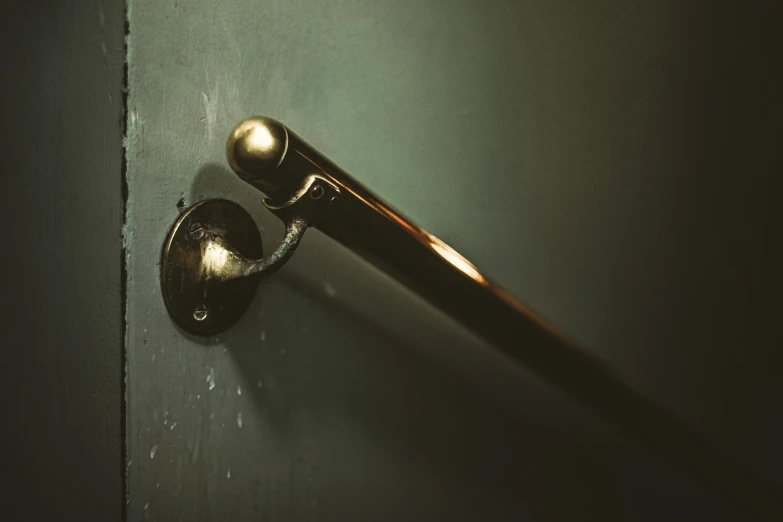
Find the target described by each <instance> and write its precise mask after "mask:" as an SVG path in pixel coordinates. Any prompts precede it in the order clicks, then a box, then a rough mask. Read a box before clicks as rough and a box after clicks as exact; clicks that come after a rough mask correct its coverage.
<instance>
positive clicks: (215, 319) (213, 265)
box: [160, 199, 263, 335]
mask: <svg viewBox="0 0 783 522" xmlns="http://www.w3.org/2000/svg"><path fill="white" fill-rule="evenodd" d="M216 245H217V246H219V245H231V246H232V247H233V248H234V249H236V251H238V252H241V253H242V254H243V255H245V256H248V257H251V258H261V257H262V255H263V248H262V243H261V234H260V233H259V232H258V228H257V227H256V224H255V221H253V218H252V217H251V216H250V214H248V213H247V211H246V210H245V209H243V208H242V207H241V206H240V205H238V204H236V203H234V202H232V201H228V200H225V199H210V200H206V201H202V202H200V203H197V204H195V205H193V206H192V207H189V208H188V209H186V210H185V211H184V212H183V213H182V214H181V215H180V217H179V219H178V220H177V222H176V223H175V224H174V226H173V227H172V228H171V231H170V232H169V235H168V238H167V239H166V243H165V244H164V245H163V252H162V258H161V271H160V275H161V290H162V294H163V300H164V301H165V303H166V308H168V311H169V314H170V315H171V317H172V318H173V319H174V321H175V322H176V324H177V325H178V326H179V327H180V328H182V329H183V330H185V331H186V332H188V333H191V334H195V335H216V334H218V333H221V332H223V331H225V330H226V329H228V328H229V327H230V326H231V325H233V324H234V323H236V322H237V321H238V320H239V318H240V317H242V315H243V314H244V313H245V311H247V309H248V307H249V306H250V303H252V301H253V298H254V297H255V294H256V290H257V287H258V283H259V281H260V275H259V274H254V275H250V276H248V277H242V278H239V279H229V280H220V278H217V277H214V276H213V274H214V273H215V271H216V270H220V268H221V266H222V265H221V264H223V265H225V264H227V263H230V262H231V259H228V258H227V256H230V255H231V254H230V252H229V251H227V250H224V249H222V248H215V246H216Z"/></svg>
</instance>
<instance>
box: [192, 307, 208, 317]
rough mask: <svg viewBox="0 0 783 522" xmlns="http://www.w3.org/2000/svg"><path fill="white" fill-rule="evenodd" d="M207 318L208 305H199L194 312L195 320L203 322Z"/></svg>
mask: <svg viewBox="0 0 783 522" xmlns="http://www.w3.org/2000/svg"><path fill="white" fill-rule="evenodd" d="M206 318H207V305H203V304H202V305H198V306H197V307H196V309H195V310H193V319H195V320H196V321H203V320H204V319H206Z"/></svg>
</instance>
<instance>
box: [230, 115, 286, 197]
mask: <svg viewBox="0 0 783 522" xmlns="http://www.w3.org/2000/svg"><path fill="white" fill-rule="evenodd" d="M287 149H288V129H286V127H285V125H283V124H282V123H280V122H279V121H277V120H273V119H272V118H266V117H262V116H259V117H254V118H248V119H246V120H242V121H241V122H240V123H239V124H238V125H237V126H236V127H234V129H233V130H232V131H231V134H230V135H229V137H228V142H227V143H226V158H227V159H228V163H229V165H231V168H232V169H233V170H234V172H236V173H237V175H239V177H241V178H242V179H244V180H245V181H247V182H249V183H252V184H254V185H258V186H259V188H261V189H262V190H264V192H268V190H267V189H273V188H274V187H273V181H274V180H273V174H274V172H275V170H276V169H277V167H278V166H280V164H281V163H282V162H283V158H285V153H286V151H287Z"/></svg>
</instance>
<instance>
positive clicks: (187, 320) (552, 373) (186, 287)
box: [161, 118, 783, 519]
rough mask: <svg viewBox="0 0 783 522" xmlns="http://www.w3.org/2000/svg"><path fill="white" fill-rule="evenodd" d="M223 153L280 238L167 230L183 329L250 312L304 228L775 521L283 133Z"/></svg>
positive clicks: (660, 415)
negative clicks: (267, 243)
mask: <svg viewBox="0 0 783 522" xmlns="http://www.w3.org/2000/svg"><path fill="white" fill-rule="evenodd" d="M226 154H227V158H228V162H229V164H230V165H231V168H232V169H233V170H234V171H235V172H236V173H237V174H238V175H239V177H240V178H242V179H243V180H245V181H246V182H247V183H249V184H250V185H252V186H254V187H255V188H257V189H259V190H260V191H262V192H264V193H265V194H266V195H267V199H266V200H265V202H264V204H265V205H266V207H267V208H268V209H269V210H270V211H272V212H273V213H275V214H276V215H278V216H279V217H280V218H281V219H282V220H283V221H284V223H285V224H286V235H285V238H284V240H283V242H282V243H281V245H280V246H279V247H277V249H275V251H274V252H273V253H272V254H271V255H269V256H268V257H261V240H260V236H259V234H258V230H257V229H256V227H255V224H254V223H253V220H252V219H251V218H250V216H249V215H248V214H247V212H245V211H244V210H243V209H242V208H241V207H239V206H238V205H236V204H235V203H231V202H228V201H225V200H208V201H205V202H202V203H199V204H197V205H194V206H193V207H191V208H189V209H188V210H186V211H185V212H184V213H183V214H182V215H181V216H180V218H179V219H178V220H177V223H175V225H174V227H173V228H172V229H171V232H170V234H169V237H168V239H167V242H166V245H165V246H164V250H163V259H162V270H161V279H162V289H163V297H164V300H165V301H166V305H167V307H168V310H169V312H170V314H171V315H172V317H173V318H174V320H175V321H176V322H177V324H178V325H179V326H180V327H182V328H183V329H184V330H186V331H188V332H190V333H194V334H200V335H211V334H215V333H218V332H220V331H222V330H224V329H226V328H228V327H229V326H231V324H233V323H234V322H235V321H236V320H237V319H238V318H239V317H240V316H241V315H242V313H244V311H245V310H246V308H247V307H248V306H249V304H250V301H251V300H252V298H253V295H254V294H255V289H256V286H257V284H258V279H259V277H260V276H261V275H264V274H268V273H272V272H274V271H275V270H277V269H278V268H280V266H282V265H283V264H284V263H285V262H286V261H287V260H288V259H289V258H290V256H291V255H292V254H293V252H294V250H295V248H296V246H297V245H298V243H299V241H300V240H301V238H302V235H303V234H304V232H305V230H306V228H307V227H308V226H315V227H317V228H319V229H320V230H321V231H323V232H324V233H326V234H327V235H329V236H331V237H332V238H334V239H336V240H337V241H339V242H340V243H342V244H344V245H345V246H347V247H348V248H349V249H351V250H353V251H354V252H357V253H358V254H360V255H362V256H363V257H364V258H365V259H367V260H368V261H370V262H371V263H372V264H373V265H375V266H376V267H378V268H380V269H381V270H383V271H384V272H386V273H388V274H390V275H391V276H393V277H395V278H396V279H397V280H399V281H400V282H401V283H403V284H404V285H406V286H408V287H409V288H411V289H412V290H414V291H415V292H417V293H418V294H419V295H421V296H422V297H424V298H425V299H427V300H428V301H430V302H431V303H432V304H434V305H435V306H437V307H439V308H440V309H441V310H443V311H445V312H447V313H448V314H449V315H451V316H452V317H453V318H455V319H456V320H457V321H459V322H460V323H462V324H463V325H464V326H465V327H467V328H468V329H470V330H472V331H473V332H474V333H476V334H478V335H479V336H480V337H483V338H484V339H485V340H487V341H489V342H490V343H491V344H493V345H494V346H495V347H497V348H498V349H499V350H500V351H501V352H502V353H503V354H504V355H505V356H507V357H508V358H509V359H511V360H512V361H514V362H516V363H519V364H521V365H523V366H525V367H526V368H528V369H529V370H532V371H534V372H536V373H537V374H538V375H539V376H541V377H543V378H544V379H546V380H548V381H549V382H550V384H553V385H555V386H557V387H559V388H561V389H563V390H564V391H566V392H567V393H568V394H570V395H571V396H572V397H574V398H575V399H577V400H579V401H581V402H582V403H584V404H585V405H586V406H588V407H589V408H590V409H592V410H593V411H594V412H595V413H597V414H598V415H600V416H602V417H603V418H604V419H606V420H608V421H609V422H610V423H611V424H612V425H614V426H615V427H616V428H617V429H619V430H620V431H622V432H623V433H625V434H626V435H628V436H629V437H631V438H634V439H637V440H639V441H641V442H643V443H645V444H649V445H651V446H653V447H656V448H658V449H660V450H662V451H663V452H665V453H666V454H668V455H669V456H670V457H672V458H673V459H674V460H675V461H677V462H679V463H680V465H681V466H682V467H684V468H685V469H687V470H690V471H691V472H692V473H693V474H694V475H696V476H698V477H700V478H701V479H703V480H705V481H706V482H708V483H710V484H712V485H714V486H717V487H718V488H720V489H721V490H723V491H724V492H725V493H726V494H727V495H730V496H732V497H733V498H735V499H736V500H738V501H740V502H741V503H743V504H745V505H746V506H748V507H750V508H751V509H752V510H753V511H756V512H757V513H759V514H767V513H770V512H772V513H777V514H780V513H781V512H783V511H782V510H781V507H780V502H779V501H778V499H777V498H776V496H775V495H774V492H773V491H772V490H771V489H769V488H768V487H767V486H766V485H765V484H761V483H759V482H758V481H756V480H755V479H754V478H752V477H750V476H749V475H747V474H746V473H745V472H744V471H743V470H741V469H739V468H737V467H736V466H734V465H733V464H732V463H731V462H729V461H727V460H726V459H725V458H724V457H722V456H721V455H720V454H719V453H718V452H717V451H715V450H714V449H712V448H711V447H710V445H709V444H707V443H706V442H705V441H703V440H702V439H701V438H700V437H699V436H697V435H696V434H695V433H694V432H693V431H692V430H691V429H690V428H689V427H688V426H686V425H685V424H684V423H683V422H682V421H680V420H679V419H678V418H677V417H676V416H674V415H673V414H671V413H670V412H668V411H666V410H664V409H663V408H661V407H660V406H658V405H657V404H655V403H653V402H652V401H650V400H648V399H647V398H645V397H644V396H642V395H641V394H640V393H638V392H637V391H636V390H634V389H633V388H632V387H630V386H629V385H627V384H625V383H624V382H623V381H622V380H621V379H619V378H618V377H617V376H615V375H614V374H613V373H612V372H611V371H610V370H609V369H608V368H607V367H606V366H605V365H604V364H603V363H602V362H601V361H599V360H597V359H596V358H594V357H592V356H590V355H589V354H588V353H587V352H586V351H584V350H582V349H581V348H580V347H578V346H577V345H576V344H575V343H574V342H573V341H572V340H570V339H568V338H567V337H566V336H564V335H563V334H561V333H560V332H558V330H557V329H556V328H555V327H554V326H552V325H551V324H549V323H548V322H546V321H544V320H543V319H542V318H540V317H538V316H537V315H536V314H535V313H533V312H532V311H531V310H529V309H528V308H527V307H525V306H524V305H522V304H521V303H519V302H518V301H516V300H515V299H514V298H512V297H511V296H510V295H509V294H508V293H506V292H505V291H504V290H503V289H501V288H500V287H499V286H497V285H495V284H494V283H493V282H492V281H491V280H490V279H489V278H488V277H486V276H485V275H483V274H482V273H481V272H479V270H478V269H476V267H475V266H473V264H471V263H470V262H469V261H468V260H466V259H465V258H464V257H462V256H461V255H460V254H458V253H457V252H456V251H454V250H453V249H452V248H450V247H449V246H448V245H446V244H445V243H443V242H442V241H440V240H439V239H437V238H436V237H434V236H432V235H431V234H429V233H427V232H425V231H424V230H422V229H421V228H419V227H418V226H416V225H415V224H414V223H412V222H411V221H409V220H408V219H406V218H405V217H404V216H402V215H401V214H400V213H399V212H397V211H396V210H395V209H393V208H392V207H391V206H389V205H388V204H387V203H385V202H384V201H382V200H381V199H380V198H379V197H377V196H376V195H375V194H373V193H372V192H370V191H369V190H368V189H367V188H365V187H364V186H362V185H361V184H360V183H359V182H357V181H356V180H355V179H353V178H352V177H351V176H349V175H348V174H347V173H345V172H344V171H343V170H342V169H340V168H339V167H337V166H336V165H335V164H334V163H332V162H331V161H329V160H328V159H327V158H325V157H324V156H323V155H322V154H320V153H319V152H317V151H316V150H315V149H314V148H313V147H311V146H310V145H308V144H307V143H305V141H304V140H302V139H301V138H300V137H299V136H297V135H296V134H295V133H293V132H292V131H291V130H290V129H288V128H287V127H285V126H284V125H283V124H281V123H279V122H277V121H275V120H272V119H269V118H251V119H247V120H245V121H243V122H241V123H239V125H237V126H236V127H235V128H234V129H233V131H232V132H231V135H230V136H229V139H228V143H227V146H226ZM781 519H783V518H781Z"/></svg>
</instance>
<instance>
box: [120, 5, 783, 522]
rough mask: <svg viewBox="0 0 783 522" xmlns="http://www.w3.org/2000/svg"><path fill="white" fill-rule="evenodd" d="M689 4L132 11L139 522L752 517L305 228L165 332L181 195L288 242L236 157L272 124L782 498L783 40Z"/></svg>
mask: <svg viewBox="0 0 783 522" xmlns="http://www.w3.org/2000/svg"><path fill="white" fill-rule="evenodd" d="M680 4H681V3H679V2H638V1H637V2H608V3H604V4H601V6H600V8H599V7H598V6H592V7H578V6H574V5H572V4H571V3H568V2H548V3H545V4H544V3H541V4H538V3H533V2H499V1H495V2H485V1H483V2H479V1H469V0H463V1H460V2H455V3H451V4H450V5H449V7H448V9H446V8H445V7H444V5H442V4H441V3H439V2H413V1H406V2H388V3H383V2H369V1H339V2H330V3H316V2H301V3H292V2H284V1H263V2H251V1H249V0H242V1H240V2H231V3H229V2H208V1H195V2H184V1H183V2H164V3H161V2H153V1H151V0H131V2H130V27H131V46H130V54H129V62H130V88H131V95H130V101H129V136H128V151H129V152H128V161H129V170H128V179H129V194H130V197H129V206H128V212H129V213H128V228H127V235H126V240H127V245H128V269H129V280H128V332H127V339H128V450H129V461H128V480H129V488H130V489H129V491H130V498H129V502H130V504H129V518H130V519H131V520H138V519H144V518H149V519H152V520H177V519H182V520H226V519H231V520H257V519H263V520H301V519H322V520H354V519H356V520H367V519H370V520H386V519H388V520H400V519H452V520H462V519H464V520H473V519H488V520H519V519H523V520H524V519H531V520H574V519H579V520H588V519H594V520H628V519H641V520H659V519H663V518H671V512H672V511H673V510H675V509H676V513H677V515H678V516H681V517H682V518H683V519H684V520H693V519H698V518H700V517H703V516H705V514H709V517H710V519H711V520H716V519H719V518H720V516H723V517H725V518H726V519H734V518H735V517H736V514H734V513H732V512H730V511H729V510H728V509H727V508H726V506H723V505H722V503H721V502H720V501H719V498H717V497H708V496H703V495H702V494H701V493H697V492H695V491H694V489H693V488H692V487H689V486H688V484H687V481H685V482H681V481H682V478H681V477H679V475H678V474H677V473H676V471H673V470H672V469H671V468H669V467H667V466H668V465H667V464H665V463H661V462H660V461H656V460H655V459H653V458H651V457H650V456H649V455H645V454H641V453H639V452H635V451H630V450H629V449H628V448H625V447H624V446H622V444H620V443H619V442H618V441H617V440H616V439H615V438H613V437H612V436H611V434H609V433H607V432H606V431H605V430H604V429H603V428H602V427H601V426H600V425H599V424H597V423H596V422H594V420H592V419H591V418H590V417H589V416H588V415H586V414H585V413H584V412H582V411H581V410H579V409H578V408H577V407H575V406H574V404H572V403H571V402H570V401H567V400H565V399H564V398H563V397H560V396H559V395H558V394H557V393H556V391H553V390H551V389H549V388H547V387H545V386H543V385H542V384H541V383H540V382H538V381H536V379H535V378H534V377H532V376H529V375H525V374H523V373H520V372H518V371H517V370H515V369H514V368H510V367H507V366H506V365H505V364H504V363H503V361H501V360H498V359H496V358H494V357H493V355H492V352H491V350H490V349H489V348H488V347H486V346H484V345H483V344H481V343H480V342H478V341H476V340H475V339H472V338H471V337H469V336H468V335H466V334H465V333H464V332H463V331H461V330H460V329H459V327H458V326H457V325H454V324H452V323H451V322H449V321H448V320H446V319H444V318H442V317H441V316H440V315H438V314H437V312H435V311H433V310H430V309H429V308H428V307H426V306H425V305H424V304H422V303H421V302H419V301H418V300H417V299H415V298H414V297H412V296H410V295H409V294H408V293H406V292H405V291H404V290H402V289H401V288H399V287H398V286H396V285H395V284H393V283H391V282H390V281H388V280H387V279H385V278H383V277H381V276H379V275H378V274H377V273H376V272H375V271H374V270H373V269H371V268H370V267H368V266H366V265H365V264H363V263H362V262H361V261H359V260H358V259H356V258H355V257H353V256H352V255H350V254H348V253H347V252H345V251H344V250H342V249H341V248H340V247H339V246H338V245H335V244H333V243H332V242H330V241H329V240H327V239H326V238H324V237H322V236H320V235H319V234H318V233H308V235H307V237H306V239H305V241H304V244H303V245H302V247H301V248H300V250H299V251H298V252H297V254H296V256H295V258H294V259H293V261H292V262H291V263H290V265H289V266H287V267H286V268H285V269H284V270H283V271H282V272H281V273H279V274H277V275H275V276H274V277H273V278H271V279H270V280H268V281H265V282H264V283H263V284H262V287H261V289H260V291H259V295H258V297H257V299H256V302H255V304H254V305H253V307H252V308H251V310H250V312H249V314H248V315H247V316H246V317H245V318H244V319H243V320H242V321H241V322H240V323H239V324H238V325H237V326H236V327H235V328H234V329H232V330H231V331H229V332H227V333H226V334H225V335H220V336H218V337H215V338H212V339H207V340H202V339H194V338H189V337H188V336H186V335H184V334H183V333H182V332H179V331H178V330H177V329H176V328H175V327H174V326H173V325H172V324H171V321H170V320H169V318H168V316H167V315H166V312H165V308H164V306H163V303H162V301H161V299H160V295H159V294H160V292H159V288H158V279H157V278H158V266H157V263H158V256H159V252H160V247H161V245H162V243H163V240H164V238H165V235H166V232H167V230H168V227H169V226H170V224H171V223H172V222H173V221H174V220H175V219H176V216H177V213H178V210H177V203H178V202H179V201H180V200H181V199H184V201H185V202H186V203H187V204H190V203H193V202H195V201H197V200H200V199H203V198H205V197H215V196H220V197H227V198H230V199H233V200H236V201H238V202H240V203H242V204H243V205H244V206H245V207H246V208H248V209H249V210H251V211H253V212H254V213H255V215H256V217H257V219H258V221H259V223H260V224H262V225H263V226H264V230H263V233H264V237H265V240H266V242H267V245H271V244H272V242H273V241H274V240H275V239H276V238H277V237H279V233H280V230H279V226H278V225H277V224H276V223H275V220H274V218H271V217H270V216H269V215H267V214H265V213H264V212H263V210H261V204H260V203H261V197H260V195H259V194H254V193H251V192H250V189H249V187H248V186H246V185H245V184H243V183H241V182H239V181H238V180H237V179H235V177H234V176H233V175H232V174H231V173H230V172H229V171H228V170H227V169H226V168H225V166H224V165H225V160H224V155H223V154H224V153H223V145H224V140H225V138H226V136H227V134H228V131H229V130H230V128H231V127H232V126H233V125H234V124H235V123H236V122H237V121H239V120H240V119H242V118H244V117H247V116H250V115H255V114H263V115H268V116H272V117H275V118H277V119H280V120H281V121H283V122H285V123H286V124H288V125H290V126H291V128H293V129H294V130H295V131H297V132H298V133H299V134H300V135H302V136H303V137H305V138H306V139H307V140H308V141H309V142H311V143H312V144H313V145H315V146H316V147H317V148H319V149H320V150H322V151H323V152H324V153H325V154H326V155H328V156H329V157H330V158H332V159H334V160H335V161H336V162H337V163H338V164H340V165H341V166H343V167H344V168H345V169H346V170H348V171H349V172H351V173H352V174H353V175H355V177H356V178H357V179H359V180H360V181H361V182H362V183H364V184H366V185H367V186H368V187H370V188H371V189H372V190H374V191H376V192H378V193H379V194H381V195H383V197H384V198H386V199H388V200H389V201H390V202H391V203H392V204H393V205H394V206H396V207H398V208H400V209H401V210H402V211H403V212H404V213H406V214H408V215H409V216H410V217H412V218H413V219H414V220H415V221H417V222H418V223H420V224H421V225H423V226H424V227H425V228H427V229H429V230H430V231H431V232H433V233H435V234H436V235H438V236H439V237H441V238H442V239H444V240H445V241H447V242H449V243H450V244H452V245H453V246H454V247H455V248H457V249H458V250H460V251H461V252H463V253H464V254H466V256H467V257H468V258H470V259H471V260H473V261H474V262H475V263H476V264H477V265H478V266H479V267H480V268H482V269H485V270H486V271H487V272H488V273H489V274H491V275H492V276H493V277H494V278H496V279H497V280H498V281H500V282H501V283H502V284H504V285H505V286H507V287H508V288H509V290H510V291H511V292H512V293H514V294H515V295H517V296H518V297H520V298H521V299H523V300H524V301H526V302H528V303H530V304H531V305H533V307H534V308H537V309H539V310H540V311H542V312H543V313H544V314H545V315H547V316H549V317H550V318H551V319H553V320H554V321H555V322H556V323H557V324H560V325H561V326H562V327H563V328H564V329H565V330H566V331H567V332H569V333H570V334H572V335H573V336H574V337H576V338H577V339H579V340H580V341H581V342H583V343H584V344H585V345H586V346H587V347H589V349H590V350H592V351H593V353H595V354H596V355H598V356H600V357H602V358H604V359H606V360H608V361H609V362H610V364H611V365H613V366H614V367H616V368H617V369H619V370H620V371H621V372H622V373H623V374H625V375H626V376H627V377H628V379H629V380H630V381H631V382H633V383H634V384H636V385H637V386H639V387H640V388H641V389H643V390H644V391H645V392H646V393H648V394H650V395H651V396H653V397H655V398H656V399H657V400H659V401H661V402H662V403H664V404H665V405H666V406H668V407H670V408H671V409H673V410H675V411H676V412H678V413H679V414H680V415H682V416H684V417H686V418H687V419H689V421H690V422H692V423H693V424H694V425H696V426H697V427H698V428H699V429H700V430H701V431H703V432H704V433H706V434H707V435H708V436H709V437H710V438H711V439H712V440H714V441H716V443H717V444H719V445H720V446H721V447H723V448H725V449H726V451H727V453H729V454H730V455H732V457H733V458H735V459H737V460H739V461H741V462H742V463H744V464H745V465H746V466H748V467H750V468H752V469H754V470H755V471H756V472H758V473H759V474H761V475H764V476H765V477H766V478H767V479H769V480H771V481H777V482H778V483H779V480H778V479H777V478H776V475H775V474H773V473H772V470H774V469H775V468H774V466H771V465H770V463H774V462H780V454H779V451H777V450H775V449H774V448H775V444H774V441H775V440H776V437H777V436H778V435H779V432H778V431H776V430H775V429H774V427H773V425H772V423H771V422H770V420H769V417H768V416H767V415H764V414H763V413H761V412H763V411H773V409H774V408H775V405H776V404H779V399H780V395H781V393H780V385H779V384H776V376H777V375H778V371H777V369H776V368H777V367H779V366H778V363H779V362H780V354H779V347H780V345H781V338H780V333H779V330H778V329H777V328H776V327H775V326H774V324H775V318H776V317H777V316H778V315H780V311H781V308H780V304H779V302H778V301H777V300H776V298H775V296H777V295H779V293H780V290H781V278H780V275H779V273H778V271H777V269H776V267H778V266H780V262H779V261H780V258H779V255H778V254H777V253H776V251H773V250H772V249H767V247H766V246H765V245H769V244H770V242H771V241H773V240H774V238H775V237H776V235H777V232H776V231H777V224H778V222H779V220H777V219H775V212H774V211H773V197H774V194H775V191H774V190H773V187H772V182H771V181H770V180H771V179H772V178H771V176H770V175H771V174H772V173H774V172H776V171H777V170H779V169H778V167H779V163H778V159H777V156H776V154H775V153H774V144H775V139H776V138H775V136H776V135H777V134H776V133H775V132H774V129H775V127H774V124H773V123H772V122H774V121H780V118H779V117H777V118H776V117H775V115H777V116H780V114H779V112H780V107H779V104H775V103H774V100H775V99H776V96H777V94H775V90H774V89H773V88H772V87H771V85H773V84H772V83H771V80H772V77H771V73H768V72H767V71H769V70H770V69H772V68H773V64H772V62H769V61H768V59H767V58H765V57H764V55H763V53H762V52H761V51H762V50H764V49H766V48H767V47H768V45H769V42H768V41H767V40H766V39H767V38H768V35H769V34H772V28H773V26H772V25H765V26H762V27H760V28H759V27H757V23H758V22H759V21H762V22H764V21H766V20H769V19H771V17H767V16H766V15H764V14H763V13H760V12H759V11H758V10H755V9H754V10H752V9H750V8H747V9H745V8H742V9H739V10H738V9H737V6H731V8H729V7H726V8H724V7H723V6H718V5H715V4H712V3H711V4H709V6H708V5H707V4H706V3H705V4H704V5H701V6H698V8H697V7H696V6H695V4H691V5H690V7H688V8H683V7H682V6H681V5H680ZM726 5H727V6H728V3H727V4H726ZM708 7H709V8H708ZM768 23H769V24H771V22H768ZM732 31H739V34H740V35H743V36H744V37H742V38H739V37H738V38H736V39H731V38H728V37H727V36H726V35H727V34H731V33H732ZM775 111H777V112H775ZM240 391H241V393H240ZM710 509H712V510H715V511H717V513H708V510H710Z"/></svg>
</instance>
